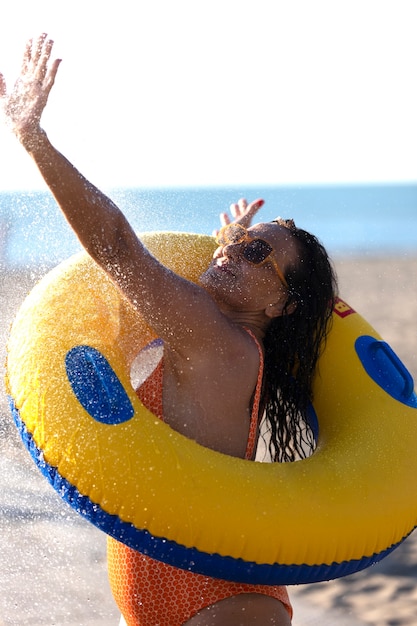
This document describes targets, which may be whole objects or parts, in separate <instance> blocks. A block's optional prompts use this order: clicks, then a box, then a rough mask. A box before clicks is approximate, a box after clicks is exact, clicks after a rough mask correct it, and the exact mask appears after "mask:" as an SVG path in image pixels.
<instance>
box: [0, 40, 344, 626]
mask: <svg viewBox="0 0 417 626" xmlns="http://www.w3.org/2000/svg"><path fill="white" fill-rule="evenodd" d="M52 46H53V42H52V41H51V40H48V39H47V38H46V35H42V36H41V37H39V38H38V39H37V40H36V41H30V42H29V43H28V45H27V47H26V52H25V56H24V62H23V67H22V73H21V76H20V78H19V79H18V81H17V82H16V84H15V87H14V89H13V91H12V92H11V94H10V95H7V93H6V86H5V82H4V79H3V77H2V76H1V75H0V96H1V97H2V100H3V104H4V110H5V113H6V116H7V119H8V121H9V123H10V125H11V127H12V129H13V131H14V133H15V134H16V136H17V137H18V139H19V140H20V142H21V143H22V145H23V146H24V147H25V149H26V150H27V151H28V153H29V154H30V155H31V156H32V158H33V160H34V161H35V163H36V165H37V166H38V168H39V170H40V172H41V174H42V176H43V177H44V179H45V181H46V183H47V184H48V186H49V188H50V189H51V191H52V193H53V194H54V196H55V198H56V200H57V202H58V204H59V206H60V208H61V209H62V211H63V213H64V215H65V217H66V218H67V220H68V222H69V224H70V225H71V227H72V228H73V229H74V231H75V233H76V234H77V236H78V238H79V240H80V241H81V243H82V245H83V246H84V248H85V249H86V250H87V252H88V253H89V254H90V255H91V257H92V258H93V259H94V260H95V261H96V262H97V263H98V264H99V265H100V266H101V267H102V268H103V269H104V270H105V271H106V272H107V273H108V275H109V276H110V277H111V279H112V280H113V281H114V282H115V284H116V285H117V286H118V288H119V289H120V290H121V291H122V292H123V293H124V295H125V296H126V297H127V298H128V299H129V300H130V301H131V303H132V304H133V306H134V307H136V308H137V309H138V310H140V312H141V314H142V315H143V316H144V317H145V319H146V320H147V322H148V323H149V324H150V325H151V326H152V328H153V329H154V331H155V332H156V333H157V334H158V335H159V337H161V339H162V340H163V342H164V357H163V372H161V371H159V372H158V374H157V375H158V376H159V375H160V380H159V381H158V385H159V394H158V393H157V395H156V403H157V405H158V406H155V407H152V408H154V410H155V411H156V412H157V413H158V412H159V414H160V415H159V416H160V417H161V418H163V419H164V420H165V421H166V422H167V423H168V424H169V425H170V426H171V427H172V428H174V429H176V430H178V431H179V432H181V433H182V434H184V435H186V436H187V437H190V438H191V439H194V440H195V441H197V442H198V443H200V444H201V445H204V446H207V447H209V448H212V449H213V450H217V451H219V452H222V453H225V454H229V455H232V456H236V457H240V458H248V459H253V458H254V452H255V447H256V443H257V439H258V437H259V421H260V416H261V415H262V413H263V410H264V409H265V412H266V413H265V414H266V421H267V425H268V428H269V430H270V435H271V437H270V439H271V444H270V449H271V452H272V456H273V459H274V460H293V459H294V458H295V454H296V453H298V454H301V455H303V454H305V451H304V448H303V438H304V437H303V434H302V433H303V432H304V430H303V428H302V422H303V419H305V417H306V409H307V406H308V403H309V402H310V401H311V385H312V378H313V374H314V369H315V366H316V362H317V358H318V355H319V351H320V346H321V345H322V343H323V340H324V338H325V335H326V332H327V328H328V322H329V319H330V315H331V309H332V301H333V298H334V288H335V281H334V276H333V272H332V269H331V265H330V263H329V260H328V257H327V254H326V253H325V250H324V249H323V247H322V246H321V245H320V244H319V242H318V241H317V239H316V238H315V237H313V236H312V235H309V234H308V233H306V232H305V231H302V230H300V229H297V228H296V227H295V225H294V224H293V222H292V221H283V220H276V221H274V222H271V223H266V224H265V223H261V224H256V225H255V226H251V227H249V228H246V226H249V222H250V219H251V217H252V216H253V215H254V214H255V213H256V211H257V210H258V209H259V208H260V206H261V205H262V204H263V201H262V200H258V201H255V202H253V203H251V204H250V205H248V206H247V205H246V203H245V202H243V201H242V202H241V203H240V205H239V209H238V213H239V219H238V221H237V222H235V223H232V224H226V225H225V227H224V228H223V229H221V230H220V232H219V234H218V246H219V247H218V248H217V250H216V252H215V254H214V257H213V261H212V263H211V264H210V266H209V267H208V268H207V270H206V271H205V272H204V274H203V275H202V276H201V279H200V284H199V285H195V284H194V283H190V282H189V281H187V280H185V279H183V278H182V277H180V276H178V275H176V274H175V273H173V272H172V271H170V270H169V269H167V268H166V267H164V266H163V265H162V264H161V263H159V262H158V261H157V260H156V259H155V258H154V257H153V256H152V255H151V254H150V253H149V252H148V251H147V250H146V248H145V247H144V246H143V245H142V243H141V242H140V240H139V239H138V238H137V236H136V234H135V233H134V231H133V229H132V228H131V226H130V225H129V223H128V222H127V220H126V218H125V217H124V216H123V214H122V213H121V211H120V210H119V209H118V208H117V207H116V206H115V205H114V203H113V202H112V201H111V200H110V199H109V198H108V197H106V196H105V195H104V194H102V193H101V192H100V191H99V190H98V189H97V188H95V187H94V186H93V185H91V183H89V182H88V181H87V180H86V179H85V178H84V177H83V176H82V175H81V174H80V173H79V172H78V171H77V170H76V169H75V168H74V167H73V166H72V165H71V164H70V163H69V162H68V160H67V159H66V158H65V157H64V156H63V155H62V154H60V153H59V152H58V151H57V150H56V149H55V148H54V147H53V146H52V144H51V143H50V141H49V139H48V137H47V135H46V133H45V131H44V130H43V129H42V128H41V125H40V119H41V115H42V112H43V110H44V108H45V106H46V103H47V100H48V96H49V93H50V90H51V88H52V86H53V84H54V80H55V77H56V73H57V71H58V67H59V63H60V61H59V60H56V61H54V62H52V63H50V56H51V51H52ZM237 389H238V393H237V391H236V390H237ZM231 390H233V393H231ZM148 391H149V390H148V389H147V387H146V385H144V387H143V388H141V389H140V390H138V393H139V394H140V395H141V396H142V397H143V399H144V401H145V402H148V404H151V402H152V401H153V400H152V399H151V398H150V396H149V393H148ZM154 399H155V397H154ZM109 564H110V568H109V569H110V579H111V584H112V590H113V593H114V595H115V598H116V601H117V602H118V604H119V606H120V607H121V610H122V613H123V614H124V618H125V620H126V623H127V624H128V626H134V625H138V624H140V625H143V626H145V625H149V626H155V624H160V625H162V624H165V625H166V626H175V625H176V624H178V626H179V625H182V624H187V625H188V626H197V625H201V626H203V625H208V624H227V625H230V624H242V625H245V624H256V623H259V624H267V623H270V624H278V625H282V626H288V624H290V621H291V615H292V610H291V606H290V604H289V600H288V596H287V593H286V590H285V588H283V587H267V586H258V585H236V584H234V583H226V582H225V581H220V580H216V579H210V578H206V577H199V575H197V574H190V573H189V572H183V571H182V570H177V569H176V568H169V567H168V566H165V565H164V564H159V563H157V562H154V561H152V560H151V559H149V558H147V557H143V556H142V555H140V554H139V553H137V552H134V551H132V550H130V549H129V548H126V547H125V546H123V545H122V544H119V543H118V542H115V541H114V540H109Z"/></svg>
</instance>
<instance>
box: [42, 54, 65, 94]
mask: <svg viewBox="0 0 417 626" xmlns="http://www.w3.org/2000/svg"><path fill="white" fill-rule="evenodd" d="M61 60H62V59H55V61H54V62H53V63H52V65H51V67H50V68H49V70H48V72H47V74H46V76H45V88H46V90H47V92H48V93H49V92H50V91H51V89H52V86H53V84H54V82H55V78H56V75H57V72H58V68H59V65H60V63H61Z"/></svg>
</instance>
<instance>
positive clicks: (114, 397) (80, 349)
mask: <svg viewBox="0 0 417 626" xmlns="http://www.w3.org/2000/svg"><path fill="white" fill-rule="evenodd" d="M65 367H66V371H67V377H68V380H69V382H70V385H71V387H72V390H73V392H74V394H75V396H76V398H77V400H78V401H79V403H80V404H81V405H82V407H83V408H84V409H85V410H86V411H87V413H89V414H90V415H91V417H92V418H94V419H95V420H96V421H98V422H101V423H103V424H122V423H123V422H127V421H128V420H130V419H131V418H132V417H133V415H134V413H135V411H134V408H133V406H132V403H131V402H130V399H129V396H128V395H127V393H126V391H125V389H124V388H123V385H122V383H121V382H120V380H119V379H118V377H117V374H116V373H115V371H114V370H113V368H112V366H111V365H110V363H109V362H108V361H107V359H106V357H104V356H103V355H102V354H101V352H99V351H98V350H96V348H92V347H91V346H75V347H74V348H72V349H71V350H70V351H69V352H68V353H67V355H66V357H65Z"/></svg>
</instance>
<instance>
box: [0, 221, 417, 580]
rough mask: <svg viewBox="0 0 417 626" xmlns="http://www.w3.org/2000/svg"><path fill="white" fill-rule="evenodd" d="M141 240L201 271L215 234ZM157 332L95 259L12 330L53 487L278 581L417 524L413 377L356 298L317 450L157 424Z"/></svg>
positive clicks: (74, 270)
mask: <svg viewBox="0 0 417 626" xmlns="http://www.w3.org/2000/svg"><path fill="white" fill-rule="evenodd" d="M143 240H144V241H145V243H146V245H147V246H148V247H149V249H150V250H151V251H152V252H153V253H154V254H155V255H156V256H158V257H159V258H160V259H161V261H162V262H163V263H165V264H166V265H168V266H170V267H171V268H173V269H174V270H175V271H176V272H179V273H180V274H183V275H184V276H186V277H187V278H188V279H190V280H196V279H197V277H198V276H199V275H200V273H201V272H202V271H203V269H204V268H205V267H206V265H207V263H208V262H209V259H210V257H211V254H212V251H213V245H214V244H213V240H212V238H210V237H205V236H198V235H187V234H174V233H159V234H158V233H154V234H151V235H147V236H144V237H143ZM184 259H186V266H183V265H182V261H183V260H184ZM153 338H154V335H153V333H152V330H151V329H150V328H149V327H148V326H147V325H146V324H145V323H144V322H143V320H142V319H141V318H140V316H139V315H138V314H137V313H135V312H134V311H133V310H132V308H131V307H130V305H129V304H128V303H127V302H126V301H125V300H124V299H123V297H121V295H120V293H119V291H118V290H117V289H116V288H115V287H114V286H113V284H112V283H111V282H110V281H109V280H108V279H107V277H106V276H105V275H104V274H103V273H102V271H101V270H100V269H98V268H97V266H96V265H95V264H94V263H93V262H92V261H91V260H90V259H89V257H88V256H86V255H84V254H81V255H77V256H76V257H74V258H72V259H70V260H69V261H67V262H65V263H64V264H62V265H61V266H59V267H58V268H56V269H55V270H53V271H52V272H51V273H49V274H48V275H47V276H46V277H45V278H44V279H43V280H42V281H41V282H40V283H39V284H38V285H37V286H36V287H35V288H34V290H33V291H32V293H31V294H30V295H29V297H28V298H27V300H26V301H25V303H24V304H23V306H22V308H21V310H20V312H19V313H18V315H17V317H16V320H15V322H14V324H13V327H12V331H11V336H10V340H9V345H8V363H7V387H8V393H9V396H10V398H11V406H12V411H13V414H14V418H15V421H16V423H17V425H18V427H19V429H20V431H21V434H22V437H23V440H24V442H25V444H26V446H27V447H28V449H29V450H30V452H31V454H32V455H33V458H34V459H35V462H36V463H37V465H38V466H39V467H40V469H41V470H42V472H43V473H44V474H45V475H46V476H47V478H48V480H49V481H50V482H51V484H52V485H53V486H54V487H55V488H56V489H57V490H58V492H59V493H60V494H61V495H62V497H63V498H64V499H65V500H67V501H68V502H69V503H70V504H71V505H72V506H73V507H75V508H76V510H77V511H78V512H79V513H81V514H82V515H83V516H85V517H86V518H87V519H89V520H90V521H91V522H92V523H93V524H95V525H96V526H98V527H99V528H101V529H102V530H104V531H105V532H106V533H109V534H110V535H112V536H114V537H116V538H117V539H118V540H120V541H122V542H125V543H126V544H128V545H130V546H131V547H133V548H136V549H138V550H140V551H142V552H144V553H147V554H149V555H151V556H152V557H154V558H157V559H160V560H163V561H165V562H168V563H171V564H173V565H176V566H178V567H182V568H188V569H192V570H194V571H197V572H200V573H203V574H206V575H214V576H218V577H221V578H224V579H228V580H235V581H241V582H256V583H265V584H281V583H285V584H293V583H305V582H312V581H319V580H325V579H331V578H336V577H339V576H343V575H346V574H349V573H352V572H354V571H357V570H359V569H363V568H364V567H367V566H368V565H370V564H372V563H375V562H376V561H378V560H380V559H381V558H383V557H384V556H385V555H386V554H388V553H389V552H390V551H391V550H393V549H394V548H395V547H396V546H397V545H398V544H399V543H400V542H401V541H402V540H403V539H404V538H405V537H406V536H407V535H408V534H409V533H410V532H411V531H412V530H413V528H414V527H415V525H416V519H417V481H416V479H415V477H416V474H417V455H416V454H415V450H414V447H415V442H416V441H417V411H416V408H417V398H416V395H415V393H414V385H413V380H412V378H411V376H410V374H409V373H408V372H407V370H406V369H405V367H404V366H403V365H402V363H401V362H400V361H399V360H398V358H397V357H396V356H395V354H394V353H393V352H392V350H391V349H390V348H389V346H387V344H386V343H384V342H383V341H381V338H380V337H379V336H378V334H377V333H376V332H375V331H374V330H373V329H372V328H371V326H370V325H369V324H368V323H367V322H366V321H365V320H364V319H362V318H361V317H360V316H359V315H358V314H357V313H355V312H354V311H353V310H352V309H351V308H350V307H349V305H347V304H346V303H344V302H343V301H339V302H338V304H337V306H336V309H335V314H334V324H333V328H332V330H331V333H330V336H329V339H328V343H327V347H326V349H325V351H324V354H323V356H322V357H321V360H320V374H319V376H317V380H316V384H315V390H314V391H315V402H314V411H315V414H316V415H317V419H318V424H319V434H318V442H317V450H316V452H315V453H314V454H313V455H312V456H311V457H310V458H308V459H306V460H303V461H299V462H295V463H286V464H278V463H274V464H268V463H256V462H249V461H244V460H241V459H236V458H232V457H228V456H226V455H222V454H220V453H217V452H214V451H212V450H209V449H207V448H204V447H202V446H200V445H198V444H196V443H195V442H193V441H191V440H188V439H187V438H185V437H184V436H182V435H181V434H179V433H177V432H175V431H173V430H172V429H171V428H170V427H169V426H167V425H166V424H164V423H162V422H161V421H159V420H158V419H156V418H155V416H153V415H152V414H151V413H150V412H149V411H148V410H147V409H146V408H145V407H144V406H143V405H142V404H141V402H140V401H139V399H138V398H137V396H136V394H135V393H134V391H133V389H132V387H131V384H130V378H129V374H130V367H131V363H132V361H133V359H134V357H135V355H136V354H137V353H138V352H139V351H140V349H141V348H143V347H144V346H145V345H147V344H148V343H149V342H150V341H151V340H152V339H153Z"/></svg>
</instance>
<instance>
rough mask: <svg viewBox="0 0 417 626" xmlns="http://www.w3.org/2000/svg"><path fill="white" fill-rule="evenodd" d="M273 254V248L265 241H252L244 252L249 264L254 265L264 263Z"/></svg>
mask: <svg viewBox="0 0 417 626" xmlns="http://www.w3.org/2000/svg"><path fill="white" fill-rule="evenodd" d="M271 252H272V248H271V246H270V245H269V243H267V242H266V241H264V240H263V239H252V241H250V242H249V243H248V244H247V246H246V247H245V249H244V251H243V256H244V257H245V259H246V260H247V261H249V263H254V264H255V265H258V264H259V263H263V261H265V259H267V258H268V257H269V255H270V254H271Z"/></svg>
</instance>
